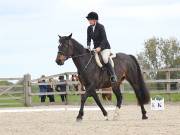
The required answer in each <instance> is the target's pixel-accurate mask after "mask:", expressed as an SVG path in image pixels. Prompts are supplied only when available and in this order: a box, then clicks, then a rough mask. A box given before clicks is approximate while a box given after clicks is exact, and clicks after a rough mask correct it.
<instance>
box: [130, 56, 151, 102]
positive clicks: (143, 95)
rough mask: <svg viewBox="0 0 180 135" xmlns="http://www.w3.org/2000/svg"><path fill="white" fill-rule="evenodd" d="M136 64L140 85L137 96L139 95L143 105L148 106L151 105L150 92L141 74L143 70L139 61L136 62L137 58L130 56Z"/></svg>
mask: <svg viewBox="0 0 180 135" xmlns="http://www.w3.org/2000/svg"><path fill="white" fill-rule="evenodd" d="M129 56H130V57H131V58H132V59H133V60H134V62H135V63H136V66H137V73H138V77H137V79H138V84H139V90H136V95H137V94H138V96H139V98H140V101H139V102H141V103H142V104H147V103H149V100H150V95H149V90H148V89H147V87H146V84H145V82H144V79H143V76H142V73H141V68H140V66H139V63H138V61H137V60H136V58H135V57H134V56H133V55H129Z"/></svg>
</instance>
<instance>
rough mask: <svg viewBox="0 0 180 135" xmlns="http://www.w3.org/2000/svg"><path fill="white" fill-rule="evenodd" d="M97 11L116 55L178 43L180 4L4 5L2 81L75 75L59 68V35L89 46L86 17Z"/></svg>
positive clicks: (70, 0)
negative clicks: (157, 40) (150, 42)
mask: <svg viewBox="0 0 180 135" xmlns="http://www.w3.org/2000/svg"><path fill="white" fill-rule="evenodd" d="M91 11H95V12H97V13H98V14H99V22H100V23H102V24H103V25H104V26H105V29H106V34H107V37H108V40H109V42H110V44H111V47H112V51H113V52H114V53H116V52H123V53H127V54H133V55H136V54H137V53H139V52H140V51H142V50H143V47H144V41H145V40H147V39H149V38H151V37H154V36H155V37H163V38H171V37H175V38H177V39H178V40H179V39H180V1H179V0H38V1H37V0H0V77H21V76H23V75H24V74H26V73H30V74H31V75H32V78H36V77H39V76H41V75H42V74H45V75H52V74H58V73H63V72H68V71H76V67H75V66H74V64H73V62H72V60H71V59H69V60H68V61H66V62H65V65H63V66H58V65H57V64H56V63H55V58H56V54H57V51H58V49H57V47H58V34H59V35H61V36H64V35H69V34H70V33H73V38H74V39H76V40H77V41H79V42H80V43H81V44H82V45H84V46H86V33H87V27H88V25H89V24H88V22H87V20H86V18H85V17H86V16H87V14H88V13H89V12H91Z"/></svg>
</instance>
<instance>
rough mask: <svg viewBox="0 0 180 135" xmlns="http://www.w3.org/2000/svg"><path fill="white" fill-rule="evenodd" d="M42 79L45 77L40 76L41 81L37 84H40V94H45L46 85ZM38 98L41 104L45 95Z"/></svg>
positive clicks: (44, 99)
mask: <svg viewBox="0 0 180 135" xmlns="http://www.w3.org/2000/svg"><path fill="white" fill-rule="evenodd" d="M44 78H45V75H42V76H41V79H40V80H39V81H38V83H42V84H39V90H40V93H45V92H47V89H48V88H47V85H46V84H45V83H46V81H45V79H44ZM39 97H40V99H41V103H43V102H45V101H46V95H40V96H39Z"/></svg>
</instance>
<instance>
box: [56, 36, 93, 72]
mask: <svg viewBox="0 0 180 135" xmlns="http://www.w3.org/2000/svg"><path fill="white" fill-rule="evenodd" d="M69 46H70V39H69V40H68V50H69ZM93 52H94V50H93ZM58 54H62V55H64V54H65V53H64V52H63V51H58ZM88 54H91V57H90V59H89V60H88V62H87V64H86V66H85V67H84V68H83V72H84V71H85V70H86V69H87V67H88V65H89V63H90V62H91V60H92V58H93V56H94V55H93V54H92V53H91V51H90V53H84V54H80V55H75V56H66V55H64V57H65V58H66V59H65V60H67V59H69V58H72V59H73V58H79V57H82V56H85V55H88Z"/></svg>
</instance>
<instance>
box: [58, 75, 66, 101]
mask: <svg viewBox="0 0 180 135" xmlns="http://www.w3.org/2000/svg"><path fill="white" fill-rule="evenodd" d="M59 82H65V80H64V76H59ZM56 91H58V92H66V84H57V85H56ZM60 96H61V100H62V102H63V103H64V102H66V101H67V94H60Z"/></svg>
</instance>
